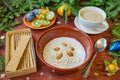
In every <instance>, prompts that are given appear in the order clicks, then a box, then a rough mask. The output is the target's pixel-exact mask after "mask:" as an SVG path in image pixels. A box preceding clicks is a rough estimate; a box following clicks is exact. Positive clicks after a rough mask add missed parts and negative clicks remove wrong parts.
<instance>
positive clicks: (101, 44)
mask: <svg viewBox="0 0 120 80" xmlns="http://www.w3.org/2000/svg"><path fill="white" fill-rule="evenodd" d="M106 46H107V41H106V39H105V38H100V39H98V40H97V41H96V43H95V45H94V47H95V54H94V56H93V57H92V59H91V61H90V62H89V64H88V65H87V66H86V67H85V69H84V70H83V73H82V77H84V78H87V77H88V75H89V72H90V69H91V66H92V64H93V61H94V59H95V57H96V55H97V53H99V52H101V51H104V50H105V48H106Z"/></svg>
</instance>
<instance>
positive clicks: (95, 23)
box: [78, 6, 106, 29]
mask: <svg viewBox="0 0 120 80" xmlns="http://www.w3.org/2000/svg"><path fill="white" fill-rule="evenodd" d="M105 19H106V13H105V12H104V11H103V10H102V9H100V8H98V7H94V6H87V7H83V8H81V9H80V10H79V13H78V24H82V25H83V26H84V27H86V28H88V29H97V28H101V26H104V24H103V22H104V21H105Z"/></svg>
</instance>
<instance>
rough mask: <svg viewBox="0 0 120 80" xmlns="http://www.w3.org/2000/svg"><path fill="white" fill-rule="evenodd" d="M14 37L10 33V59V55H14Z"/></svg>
mask: <svg viewBox="0 0 120 80" xmlns="http://www.w3.org/2000/svg"><path fill="white" fill-rule="evenodd" d="M14 38H15V36H14V35H12V36H11V39H10V41H11V43H10V47H11V49H10V59H11V58H12V56H14V51H15V44H14V42H15V41H14Z"/></svg>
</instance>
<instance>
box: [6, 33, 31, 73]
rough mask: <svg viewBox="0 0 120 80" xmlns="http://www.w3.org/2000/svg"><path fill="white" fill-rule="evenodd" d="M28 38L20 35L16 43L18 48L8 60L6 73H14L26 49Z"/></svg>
mask: <svg viewBox="0 0 120 80" xmlns="http://www.w3.org/2000/svg"><path fill="white" fill-rule="evenodd" d="M30 37H31V36H28V35H21V39H20V41H19V43H18V46H17V48H16V50H15V51H14V56H13V57H12V59H10V61H9V62H8V64H7V66H6V71H16V69H17V66H18V64H19V62H20V59H21V57H22V55H23V53H24V50H25V49H26V46H27V44H28V42H29V40H30Z"/></svg>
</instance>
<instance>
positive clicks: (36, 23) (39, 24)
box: [32, 20, 42, 27]
mask: <svg viewBox="0 0 120 80" xmlns="http://www.w3.org/2000/svg"><path fill="white" fill-rule="evenodd" d="M41 25H42V24H41V21H40V20H34V21H32V26H33V27H40V26H41Z"/></svg>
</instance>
